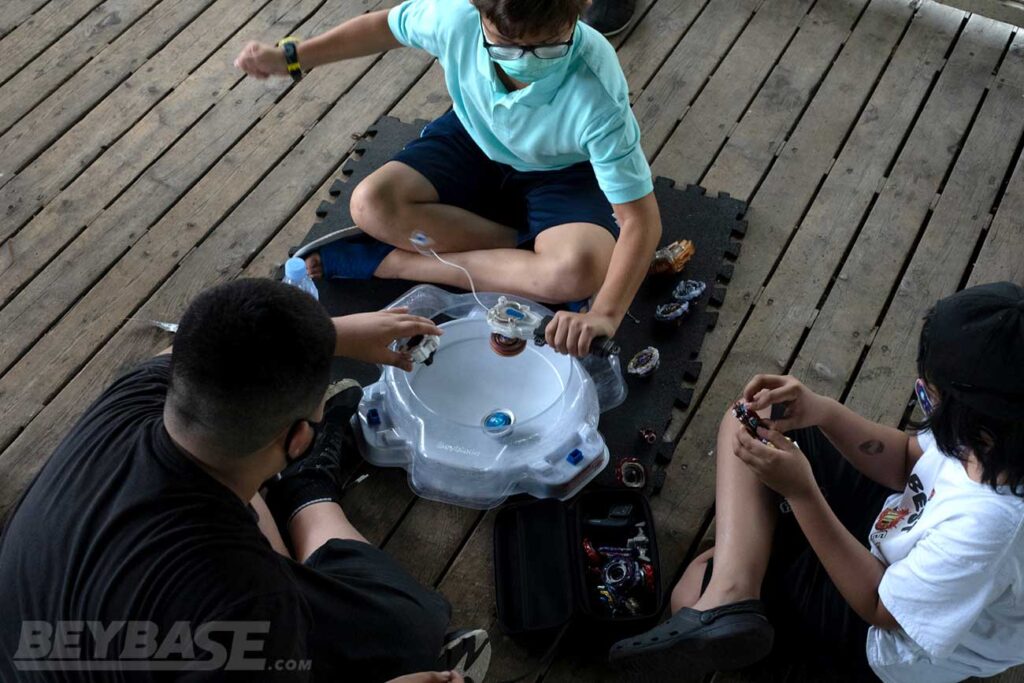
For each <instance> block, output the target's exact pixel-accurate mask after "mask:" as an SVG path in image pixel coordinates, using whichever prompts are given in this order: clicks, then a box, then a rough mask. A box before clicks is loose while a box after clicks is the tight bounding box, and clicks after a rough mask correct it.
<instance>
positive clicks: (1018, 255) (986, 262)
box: [967, 156, 1024, 286]
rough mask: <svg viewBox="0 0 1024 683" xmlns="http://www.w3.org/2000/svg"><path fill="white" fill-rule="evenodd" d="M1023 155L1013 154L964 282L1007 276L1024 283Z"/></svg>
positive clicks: (1004, 277)
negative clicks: (1003, 188) (1002, 189)
mask: <svg viewBox="0 0 1024 683" xmlns="http://www.w3.org/2000/svg"><path fill="white" fill-rule="evenodd" d="M1021 216H1024V156H1020V157H1018V158H1017V165H1016V167H1015V168H1014V171H1013V176H1012V177H1011V178H1010V183H1009V185H1007V188H1006V192H1005V193H1004V194H1003V197H1002V199H1001V200H1000V202H999V211H998V212H997V213H996V216H995V219H994V220H993V221H992V225H991V226H990V227H989V229H988V234H987V235H986V236H985V243H984V244H983V245H982V247H981V252H980V253H979V254H978V260H977V261H976V262H975V263H974V266H973V269H972V270H971V275H970V278H969V279H968V282H967V284H968V286H974V285H977V284H981V283H983V282H1000V281H1002V280H1009V281H1010V282H1016V283H1018V284H1022V285H1024V253H1022V249H1024V247H1022V245H1024V221H1021V218H1020V217H1021Z"/></svg>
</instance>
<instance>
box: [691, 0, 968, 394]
mask: <svg viewBox="0 0 1024 683" xmlns="http://www.w3.org/2000/svg"><path fill="white" fill-rule="evenodd" d="M912 14H913V9H912V8H910V7H909V6H908V5H907V3H904V2H901V1H900V0H873V2H872V6H871V7H870V8H869V9H868V12H867V14H865V16H864V18H863V19H862V20H861V21H860V23H859V24H858V25H857V28H856V30H855V31H854V33H853V35H852V36H851V37H850V40H849V41H848V42H847V44H846V46H845V47H844V48H843V50H842V52H840V54H839V57H838V58H837V59H836V62H835V65H834V66H833V67H832V69H831V70H830V71H829V74H828V76H826V78H825V81H824V83H822V85H821V87H820V88H819V90H818V92H817V93H816V94H815V96H814V99H813V100H812V101H811V103H810V105H809V106H808V108H807V111H806V112H805V113H804V115H803V117H802V118H801V120H800V123H799V124H798V125H797V127H796V129H795V131H794V132H793V134H792V135H791V136H790V138H789V140H788V141H787V142H786V145H785V146H784V147H783V149H782V151H781V152H780V154H779V157H778V158H777V159H775V160H774V162H771V163H772V165H771V167H770V170H769V171H768V174H767V176H766V177H765V179H764V182H763V183H762V184H761V185H760V186H758V185H757V180H756V178H757V177H760V176H761V175H762V174H764V173H765V168H764V167H761V168H758V167H753V168H752V169H749V170H747V171H746V172H740V173H737V174H736V176H735V177H736V182H737V184H736V185H731V184H730V185H726V186H724V188H722V189H725V190H726V191H728V192H730V193H731V194H732V195H734V196H736V197H739V198H742V199H747V200H748V201H749V202H750V206H749V208H748V210H747V219H748V221H749V223H750V229H748V230H747V234H746V236H745V237H744V239H743V249H742V251H741V252H740V255H739V259H738V260H737V261H736V264H735V269H734V272H733V277H732V279H731V280H730V282H729V293H728V296H726V297H725V301H724V302H723V304H722V306H721V307H720V308H719V315H718V323H717V324H716V326H715V328H714V329H713V330H711V331H710V332H708V335H707V337H705V339H704V344H703V345H702V347H701V351H700V360H701V362H702V363H703V367H704V368H716V367H718V366H719V364H720V363H721V362H722V358H723V357H724V356H725V355H726V353H727V351H728V350H729V349H730V348H731V345H732V344H733V340H734V339H735V337H736V335H737V333H738V330H739V329H740V328H741V327H742V325H743V324H744V322H745V321H746V319H747V316H748V315H749V313H750V310H751V307H752V306H753V304H754V302H755V301H756V300H757V298H758V296H759V294H760V292H761V289H762V287H763V286H764V283H765V281H766V280H767V278H768V276H769V275H770V273H771V271H772V268H773V266H774V264H775V263H776V262H777V261H778V259H779V257H780V255H781V254H782V252H783V249H785V248H786V245H787V243H788V242H789V240H790V239H791V236H792V234H793V231H794V230H795V229H796V227H797V225H798V224H799V222H800V221H801V219H802V218H803V216H804V213H805V212H806V211H807V210H808V205H809V204H810V203H811V201H812V200H813V199H814V197H815V196H816V195H817V193H818V189H819V185H820V184H821V182H822V179H823V178H824V177H825V175H826V174H827V173H828V171H829V168H830V167H831V166H832V165H833V164H834V163H835V164H838V162H837V161H836V158H835V157H836V155H837V154H838V153H839V148H840V146H841V145H843V144H844V141H845V140H846V137H847V135H851V136H853V137H851V140H852V142H853V144H852V145H847V147H849V148H850V149H854V150H855V149H864V150H865V151H864V152H863V155H862V156H858V155H856V154H854V155H853V156H852V157H851V153H849V152H848V153H847V154H846V158H845V159H844V162H845V165H843V166H842V168H843V169H844V173H845V169H846V168H850V169H851V171H850V172H849V173H847V174H846V175H847V176H849V177H847V178H845V180H846V183H845V184H844V185H840V184H838V180H837V179H839V178H842V176H836V177H835V178H832V179H831V180H830V182H829V188H832V189H826V192H830V191H831V192H833V193H834V192H835V191H836V189H837V188H838V189H841V188H842V187H844V186H849V185H850V184H856V183H858V182H859V180H860V178H861V173H862V169H861V165H862V164H863V163H864V162H863V161H861V159H863V158H865V157H866V158H876V159H877V161H878V165H876V166H873V167H872V168H871V169H869V170H870V174H869V176H868V177H866V178H864V179H863V182H862V183H861V190H860V191H861V192H868V193H870V192H872V191H873V190H874V189H875V188H876V187H877V183H878V181H879V180H880V178H881V174H882V172H883V169H884V168H885V165H886V164H887V163H888V161H889V159H891V157H892V155H893V154H895V150H896V145H897V144H898V143H899V139H900V138H899V135H900V134H902V131H903V130H905V128H906V127H907V126H909V125H910V121H911V120H912V118H913V116H914V113H915V111H916V109H917V106H918V104H919V103H920V102H921V100H922V99H923V98H924V96H925V94H926V93H927V90H928V86H929V84H930V83H931V81H932V79H933V74H934V73H935V72H936V70H937V68H939V66H940V65H941V64H942V59H943V54H944V53H945V51H946V49H947V47H948V46H949V44H950V43H951V42H952V40H953V38H954V36H955V35H956V28H957V26H958V25H959V21H960V19H961V17H962V16H963V15H962V14H960V13H957V12H955V11H953V10H948V9H945V8H941V7H936V6H934V5H928V6H925V7H924V8H923V9H922V11H921V13H920V14H918V15H917V16H915V17H914V20H913V22H912V23H911V25H910V27H909V28H908V29H907V33H906V35H905V36H904V37H903V40H902V41H899V38H900V36H901V33H902V31H903V28H904V26H905V25H906V22H907V21H908V20H909V19H910V16H911V15H912ZM898 41H899V48H898V50H897V51H896V52H895V54H894V55H893V56H892V61H891V62H890V63H889V64H888V66H887V67H886V61H887V59H888V58H889V55H890V54H892V50H893V48H894V46H896V44H897V42H898ZM883 69H884V75H883V76H882V77H881V79H880V80H878V81H877V84H876V78H877V77H878V76H879V75H880V74H882V71H883ZM869 98H870V99H869ZM865 102H867V104H865ZM862 108H863V111H862ZM858 119H860V123H859V124H858V125H856V126H854V124H855V122H857V121H858ZM851 129H852V131H851ZM872 155H874V156H872ZM716 166H717V164H716ZM836 167H837V168H839V167H840V166H838V165H837V166H836ZM729 169H730V167H728V166H725V165H724V160H723V165H722V166H721V167H720V170H718V171H716V167H715V166H713V167H712V170H711V172H710V173H709V175H715V174H718V177H723V178H724V177H729ZM855 170H856V171H857V172H856V173H855V172H854V171H855ZM755 189H756V194H754V195H753V197H751V195H750V193H751V192H754V191H755ZM858 197H860V199H859V200H858V201H862V202H864V204H863V206H864V207H866V206H867V202H868V201H869V197H870V195H867V196H864V195H861V194H858ZM801 324H802V323H801ZM712 377H714V374H713V372H709V371H708V370H705V371H704V372H702V373H701V376H700V377H698V379H697V382H696V384H695V387H694V393H695V395H697V396H700V395H701V394H702V393H703V392H704V390H705V389H706V387H707V385H708V382H709V381H710V380H711V378H712ZM695 409H696V405H694V406H692V407H691V409H690V412H691V413H692V412H693V411H694V410H695Z"/></svg>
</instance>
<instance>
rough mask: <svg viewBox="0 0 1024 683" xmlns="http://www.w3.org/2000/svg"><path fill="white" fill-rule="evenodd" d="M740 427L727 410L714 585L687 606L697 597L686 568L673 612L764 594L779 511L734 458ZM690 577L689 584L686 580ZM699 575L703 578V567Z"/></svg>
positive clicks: (721, 432)
mask: <svg viewBox="0 0 1024 683" xmlns="http://www.w3.org/2000/svg"><path fill="white" fill-rule="evenodd" d="M742 428H743V427H742V425H740V423H739V421H738V420H736V418H735V417H733V415H732V412H731V411H728V412H726V414H725V417H724V418H723V419H722V422H721V425H720V426H719V429H718V444H717V448H716V457H715V464H716V467H717V470H716V472H715V548H714V559H715V563H714V569H713V571H712V575H711V582H710V583H709V584H708V587H707V590H706V591H705V592H704V595H703V596H701V597H700V598H699V599H698V600H696V602H693V603H692V604H687V603H688V602H689V601H690V600H691V599H692V598H693V581H694V577H695V576H696V574H697V572H693V573H691V572H690V571H689V569H688V570H687V573H686V574H685V575H684V577H683V580H681V581H680V582H679V584H677V586H676V589H675V590H673V592H672V610H673V611H676V610H678V609H680V608H682V607H693V609H696V610H702V611H703V610H708V609H711V608H713V607H718V606H720V605H724V604H728V603H732V602H738V601H740V600H746V599H750V598H759V597H760V596H761V582H762V581H763V580H764V574H765V571H766V570H767V568H768V559H769V557H770V555H771V547H772V534H773V533H774V531H775V522H776V511H775V509H774V506H773V505H772V503H771V497H770V493H769V491H768V489H767V488H766V487H765V486H764V485H763V484H762V483H761V482H760V481H759V480H758V479H757V477H756V476H755V475H754V474H753V473H752V472H750V470H748V469H747V467H746V465H744V464H743V462H742V461H741V460H740V459H739V458H737V457H736V456H735V455H733V441H734V439H735V435H736V433H737V431H738V430H740V429H742ZM702 557H703V556H702ZM698 559H700V558H698ZM704 562H706V558H704ZM695 563H697V561H696V560H695ZM688 575H689V581H687V580H686V579H687V578H688ZM700 576H703V568H701V571H700ZM698 586H699V583H698Z"/></svg>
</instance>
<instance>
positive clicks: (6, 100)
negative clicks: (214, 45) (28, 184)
mask: <svg viewBox="0 0 1024 683" xmlns="http://www.w3.org/2000/svg"><path fill="white" fill-rule="evenodd" d="M156 2H157V0H143V1H142V2H140V1H138V0H107V2H105V3H103V4H102V5H100V6H99V7H97V8H96V9H95V10H94V11H93V12H92V13H91V14H89V16H87V17H85V19H84V20H82V21H81V22H79V23H78V24H77V25H75V26H74V28H72V29H71V30H70V31H69V32H68V33H67V34H66V35H64V36H63V37H62V38H61V39H60V40H58V41H57V42H56V43H54V44H53V45H51V46H49V48H47V49H46V50H45V51H44V52H43V53H42V54H41V55H39V56H38V57H36V58H35V59H34V60H32V61H31V62H27V63H26V65H25V66H24V68H19V69H14V70H11V71H9V72H8V74H7V75H11V74H14V75H13V77H12V78H11V79H10V80H9V81H7V82H6V83H4V85H3V87H0V133H6V132H7V131H8V130H9V129H10V128H11V127H12V126H14V124H15V123H17V122H18V121H19V120H20V119H21V118H23V117H24V116H25V115H26V114H27V113H28V112H30V111H31V110H32V109H33V108H34V107H35V106H36V105H38V104H39V103H40V102H42V101H43V100H45V99H46V98H47V97H48V96H50V95H51V94H52V93H53V92H54V90H56V89H58V88H59V87H61V86H62V85H63V84H64V83H65V81H67V80H68V79H69V78H70V77H72V75H74V74H75V73H76V72H78V71H79V70H80V69H81V68H82V67H83V65H85V64H87V63H89V62H90V60H91V59H92V58H93V57H94V56H95V55H96V54H98V53H101V52H102V51H103V50H105V49H106V48H107V46H108V45H109V44H110V42H111V41H112V40H114V39H115V38H117V37H118V36H119V35H122V34H123V33H125V32H126V31H129V30H130V29H131V27H132V25H133V24H134V23H135V22H136V21H138V20H139V18H140V17H143V16H144V15H145V14H146V12H149V11H150V10H151V9H152V8H153V6H154V5H155V4H156ZM49 7H50V6H49V5H48V6H47V7H46V9H49ZM40 14H42V12H40ZM34 18H35V17H33V19H34ZM24 26H25V25H23V26H21V27H19V29H18V31H20V30H21V29H22V28H24ZM16 33H17V31H16V32H15V34H16ZM15 34H12V35H11V36H10V37H11V38H14V37H15ZM122 49H124V50H126V51H131V50H133V49H134V46H132V47H128V46H127V45H125V46H124V47H123V48H122ZM86 68H89V67H86ZM0 82H2V80H0ZM116 83H117V82H116V81H111V82H110V84H109V85H108V87H110V86H113V85H116ZM16 167H17V166H16V165H15V164H13V163H4V164H3V166H2V167H0V168H2V169H4V170H5V171H13V170H14V169H15V168H16Z"/></svg>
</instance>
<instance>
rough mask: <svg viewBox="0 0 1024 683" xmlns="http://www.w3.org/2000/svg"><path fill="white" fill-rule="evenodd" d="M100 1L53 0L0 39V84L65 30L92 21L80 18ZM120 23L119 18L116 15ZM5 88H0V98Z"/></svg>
mask: <svg viewBox="0 0 1024 683" xmlns="http://www.w3.org/2000/svg"><path fill="white" fill-rule="evenodd" d="M101 1H102V0H53V2H51V3H49V4H48V5H46V6H45V7H43V8H42V9H41V10H40V11H38V12H36V13H35V14H34V15H33V16H31V17H29V18H28V19H26V20H25V22H24V23H23V24H21V25H20V26H18V27H17V28H16V29H14V30H13V31H11V32H10V33H8V34H7V35H5V36H3V38H0V84H2V83H4V82H5V81H6V80H7V79H8V78H10V77H11V76H12V75H13V74H15V73H17V72H18V70H20V69H21V68H22V67H23V66H25V65H26V64H28V63H29V62H31V61H32V60H33V58H35V57H36V56H37V55H38V54H39V53H41V52H42V51H43V50H46V49H47V48H48V47H50V45H52V44H53V43H54V42H55V41H56V40H57V39H58V38H60V37H61V36H62V35H64V33H65V31H67V30H68V29H70V28H72V27H74V26H75V25H76V24H79V23H80V22H81V23H86V24H88V23H91V22H90V21H89V19H90V18H86V19H85V21H84V22H83V21H82V18H83V17H85V16H86V15H87V14H89V13H90V12H92V11H93V10H94V9H95V8H96V6H97V5H99V4H100V3H101ZM116 20H117V22H118V23H120V21H121V19H120V17H116ZM5 94H7V93H5V91H4V90H3V88H0V97H3V96H4V95H5Z"/></svg>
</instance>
